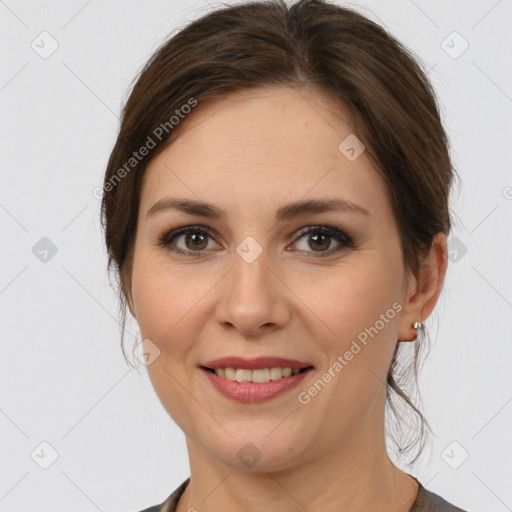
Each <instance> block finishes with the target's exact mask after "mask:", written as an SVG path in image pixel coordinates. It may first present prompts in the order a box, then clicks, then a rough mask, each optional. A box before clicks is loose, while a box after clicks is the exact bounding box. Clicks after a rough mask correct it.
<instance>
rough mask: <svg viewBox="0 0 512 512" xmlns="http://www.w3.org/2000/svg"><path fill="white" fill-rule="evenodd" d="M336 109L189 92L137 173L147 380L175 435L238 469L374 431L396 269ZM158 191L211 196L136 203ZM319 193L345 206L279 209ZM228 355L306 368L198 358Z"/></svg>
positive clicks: (272, 465)
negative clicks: (169, 135)
mask: <svg viewBox="0 0 512 512" xmlns="http://www.w3.org/2000/svg"><path fill="white" fill-rule="evenodd" d="M338 111H339V108H337V106H336V105H334V104H333V103H330V100H329V99H328V98H326V97H324V96H322V95H319V94H318V93H315V92H313V91H306V90H300V92H299V91H295V90H293V89H286V88H266V89H260V90H258V91H257V92H255V91H250V92H244V93H236V94H233V95H231V96H229V97H226V98H223V99H220V100H215V101H210V102H209V103H205V104H200V105H198V106H197V107H196V109H195V110H193V111H192V113H191V114H189V117H188V118H186V119H185V120H184V121H182V123H184V124H183V125H182V126H181V127H180V128H181V132H180V134H179V136H178V137H177V138H176V140H175V141H174V142H173V143H172V144H171V145H169V146H168V147H167V148H166V149H165V150H164V151H163V152H162V153H160V154H159V155H158V156H157V157H155V158H154V159H153V160H152V161H151V162H150V164H149V166H148V168H147V171H146V174H145V176H144V179H143V184H142V192H141V200H140V209H139V215H138V227H137V235H136V241H135V248H134V259H133V273H132V280H131V293H132V312H133V314H134V316H135V317H136V319H137V322H138V324H139V327H140V331H141V335H142V339H149V340H151V343H152V344H154V345H156V347H158V349H159V351H160V353H159V355H158V357H156V359H154V361H153V362H152V363H151V364H150V365H149V366H148V367H147V368H148V372H149V376H150V379H151V381H152V384H153V386H154V388H155V391H156V393H157V395H158V397H159V399H160V401H161V403H162V405H163V406H164V408H165V409H166V410H167V412H168V413H169V415H170V416H171V417H172V418H173V419H174V421H175V422H176V423H177V424H178V425H179V426H180V428H181V429H182V430H183V431H184V433H185V434H186V436H187V441H188V442H190V443H193V444H194V446H196V447H197V449H198V450H199V451H201V452H202V454H203V455H204V457H209V458H211V460H216V461H221V462H223V463H225V464H227V465H229V466H231V467H238V468H244V467H245V468H247V467H248V462H247V460H245V459H244V455H246V454H248V455H251V454H254V455H255V456H256V458H259V460H258V462H257V464H256V465H254V470H255V471H256V470H257V471H268V470H277V469H283V468H287V467H291V466H294V465H297V464H301V463H305V462H307V461H308V460H311V459H313V458H317V457H319V456H321V455H322V454H326V455H327V454H329V453H333V452H336V451H340V450H345V453H348V450H351V449H353V450H355V449H356V448H357V449H359V447H360V445H361V444H363V443H367V442H368V438H369V437H371V436H377V437H379V436H380V432H381V429H382V425H383V410H384V409H383V408H384V403H385V394H386V387H385V382H386V374H387V371H388V368H389V364H390V362H391V358H392V355H393V351H394V349H395V345H396V342H397V338H398V337H399V336H398V330H399V325H400V317H401V315H402V314H403V311H402V312H401V311H400V310H401V308H402V304H403V303H404V301H405V300H406V295H407V293H408V280H407V279H406V274H405V271H404V265H403V259H402V255H401V251H400V243H399V238H398V232H397V227H396V223H395V220H394V217H393V215H392V211H391V205H390V203H389V200H388V197H387V195H386V190H385V187H384V183H383V181H382V179H381V178H380V177H379V175H378V174H377V172H376V170H375V168H374V167H373V166H372V163H371V161H370V159H369V158H368V156H367V155H366V153H365V152H364V151H363V152H362V153H361V154H360V155H359V156H358V157H357V158H355V159H354V156H357V151H358V149H359V148H358V147H355V151H354V152H352V151H350V149H349V150H348V151H347V150H346V149H345V150H344V151H343V148H344V147H345V146H343V145H342V150H340V149H339V146H340V144H341V143H342V142H343V141H344V140H345V139H346V138H347V137H348V136H349V135H351V134H353V133H354V128H353V126H351V124H350V120H349V117H348V115H343V113H342V112H340V113H337V112H338ZM349 141H350V139H349ZM349 146H350V144H349ZM352 146H353V144H352ZM349 157H350V158H349ZM166 199H174V200H178V199H179V200H188V201H196V202H202V203H208V204H210V205H212V206H213V207H214V208H213V209H210V210H207V209H204V208H203V209H202V210H199V211H196V210H197V208H196V209H195V210H194V209H193V208H191V207H190V204H189V206H187V207H185V206H184V207H170V206H169V205H168V206H169V207H168V208H153V211H152V213H150V214H149V215H148V213H147V212H148V211H149V210H150V209H152V207H153V206H154V205H155V204H156V203H157V202H159V201H161V200H166ZM327 200H329V201H333V203H331V204H334V202H336V201H338V202H339V204H341V205H343V204H345V206H346V205H347V204H349V205H352V208H349V207H347V206H346V207H340V208H334V209H327V208H325V207H323V208H321V207H319V206H318V204H317V205H316V207H315V208H311V204H312V203H310V208H307V205H306V207H305V206H304V205H303V207H302V208H298V207H297V208H287V207H288V206H289V205H290V204H292V203H296V202H304V201H306V202H307V201H320V202H323V201H327ZM343 202H345V203H343ZM182 204H183V203H182ZM160 205H162V203H160ZM354 205H356V206H354ZM212 210H213V212H214V213H218V211H222V212H224V213H223V215H224V216H223V217H217V216H211V213H212ZM279 214H280V215H279ZM185 227H186V228H189V229H190V231H189V232H188V233H187V232H185V233H184V232H183V231H182V228H185ZM146 343H147V342H146ZM228 356H236V357H241V358H245V359H254V358H258V357H276V358H285V359H292V360H295V361H296V362H299V363H301V364H298V363H297V366H298V367H301V368H302V367H310V369H309V370H307V371H303V372H301V373H299V374H298V375H296V376H295V375H293V374H292V376H289V377H281V379H277V377H278V376H279V375H278V374H277V373H274V378H276V379H277V380H272V381H271V383H270V384H268V383H267V384H264V383H252V384H251V383H245V382H243V383H238V382H231V383H226V380H228V379H226V376H224V377H222V376H216V377H214V376H213V374H212V372H209V371H208V370H205V369H203V368H202V367H211V366H213V365H210V366H208V363H211V362H212V361H213V360H215V359H218V358H224V357H228ZM243 364H244V363H243V362H242V363H239V364H234V363H230V364H229V365H230V366H231V367H234V368H235V369H236V368H242V369H243V368H244V366H242V365H243ZM288 364H289V365H290V367H291V366H294V365H293V364H292V363H289V362H288V363H287V362H282V363H281V364H280V363H279V362H277V363H276V362H275V361H274V362H271V361H270V362H269V361H267V362H263V363H262V364H261V365H259V366H258V365H257V366H258V368H260V369H261V367H269V368H272V367H285V366H286V365H288ZM229 365H228V364H221V367H226V366H229ZM248 365H249V363H247V364H246V366H248ZM246 369H247V368H246ZM249 369H250V368H249ZM286 371H287V370H285V374H286ZM281 373H282V372H281ZM247 375H248V374H247V372H238V374H237V377H236V378H238V377H239V378H240V379H241V380H243V379H244V378H246V377H247ZM249 375H251V376H252V377H253V378H254V379H255V380H257V379H258V378H259V377H262V378H263V379H265V377H266V376H267V374H266V373H265V371H263V373H261V372H260V373H258V377H255V375H256V374H255V373H249ZM268 375H270V372H269V374H268ZM214 380H215V382H216V383H218V382H219V381H221V380H222V383H221V384H220V386H219V387H218V386H217V385H216V384H215V383H214ZM283 381H285V382H286V386H284V385H283V384H282V382H283ZM292 382H293V384H290V383H292ZM236 386H239V387H238V388H237V387H236ZM258 386H259V389H256V387H258ZM242 387H244V389H245V391H240V389H241V388H242ZM270 388H272V389H273V390H274V391H275V390H276V389H277V390H278V391H279V392H278V394H277V395H274V396H271V395H266V398H265V397H263V398H262V393H263V392H262V391H261V390H262V389H265V390H267V392H268V393H271V392H272V389H270ZM219 389H224V390H225V389H229V390H231V395H229V396H228V395H226V394H225V393H224V392H222V391H219ZM255 389H256V390H255ZM269 390H270V391H269ZM234 395H236V396H234ZM237 397H238V398H237ZM244 397H245V398H244ZM251 397H252V401H249V400H251ZM248 443H252V444H248Z"/></svg>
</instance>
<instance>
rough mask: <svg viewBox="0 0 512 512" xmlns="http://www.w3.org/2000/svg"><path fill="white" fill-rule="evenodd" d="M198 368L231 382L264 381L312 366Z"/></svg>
mask: <svg viewBox="0 0 512 512" xmlns="http://www.w3.org/2000/svg"><path fill="white" fill-rule="evenodd" d="M200 368H201V369H203V370H205V371H207V372H210V373H213V374H215V375H217V376H219V377H221V378H223V379H226V380H229V381H231V382H253V383H266V382H271V381H277V380H281V379H285V378H288V377H291V376H295V375H299V374H301V373H305V372H307V371H309V370H312V369H313V366H305V367H303V368H291V367H290V366H285V367H279V366H278V367H269V368H257V369H254V370H251V369H250V368H232V367H229V366H228V367H225V368H208V367H207V366H200Z"/></svg>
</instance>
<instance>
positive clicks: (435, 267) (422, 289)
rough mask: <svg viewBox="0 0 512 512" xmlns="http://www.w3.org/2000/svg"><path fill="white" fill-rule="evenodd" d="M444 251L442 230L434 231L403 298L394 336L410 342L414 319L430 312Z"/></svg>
mask: <svg viewBox="0 0 512 512" xmlns="http://www.w3.org/2000/svg"><path fill="white" fill-rule="evenodd" d="M447 266H448V250H447V241H446V234H445V233H438V234H437V235H436V236H435V237H434V240H433V242H432V247H431V249H430V252H429V254H428V256H427V257H426V258H425V259H424V260H423V262H422V264H421V266H420V272H419V275H418V277H417V278H416V277H414V276H411V277H410V278H409V283H408V285H407V290H406V292H405V295H404V298H403V302H402V305H403V309H402V312H401V314H400V322H399V327H398V339H399V340H400V341H414V340H415V339H416V337H417V332H416V329H414V327H413V325H414V322H424V321H425V320H426V319H427V318H428V317H429V316H430V313H432V310H433V309H434V306H435V305H436V303H437V299H438V298H439V295H440V293H441V289H442V286H443V281H444V277H445V275H446V269H447Z"/></svg>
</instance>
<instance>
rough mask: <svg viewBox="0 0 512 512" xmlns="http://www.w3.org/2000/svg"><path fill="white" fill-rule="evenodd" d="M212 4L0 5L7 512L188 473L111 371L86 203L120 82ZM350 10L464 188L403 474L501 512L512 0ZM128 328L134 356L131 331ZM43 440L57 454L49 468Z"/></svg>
mask: <svg viewBox="0 0 512 512" xmlns="http://www.w3.org/2000/svg"><path fill="white" fill-rule="evenodd" d="M228 3H229V2H228ZM339 3H342V2H339ZM209 4H210V5H209ZM212 5H214V2H213V1H210V2H205V1H197V2H190V1H183V2H180V3H178V2H177V1H176V0H173V1H163V0H146V1H142V0H140V1H126V0H124V1H121V0H115V1H114V0H109V1H99V0H90V1H84V0H72V1H71V0H68V1H66V2H55V1H45V2H40V1H35V0H30V1H29V0H25V1H16V0H5V1H0V52H1V54H0V58H1V62H0V108H1V116H0V130H1V132H0V137H1V146H0V147H1V164H0V165H1V167H0V169H1V171H0V172H1V188H0V229H1V236H2V245H1V247H2V251H1V271H0V315H1V317H0V321H1V329H2V335H1V357H0V432H1V437H0V510H1V511H4V512H5V511H36V510H37V511H52V512H55V511H64V510H74V511H75V512H80V511H84V512H86V511H95V510H101V511H125V512H128V511H132V510H140V509H142V508H144V507H147V506H149V505H151V504H155V503H159V502H161V501H163V499H164V498H166V497H167V496H168V495H169V493H170V492H171V491H172V490H173V489H174V488H175V487H176V486H177V485H178V484H180V483H181V482H182V481H183V480H184V479H185V478H186V477H187V476H188V475H189V471H188V460H187V454H186V447H185V442H184V436H183V434H182V433H181V431H179V429H178V428H177V427H176V426H175V425H174V423H173V422H172V420H171V419H170V418H169V417H168V416H167V414H166V412H165V411H164V409H163V408H162V406H161V405H160V402H159V401H158V399H157V398H156V395H155V394H154V392H153V390H152V387H151V384H150V382H149V380H148V377H147V374H146V370H145V368H143V367H142V368H141V369H140V371H139V372H137V371H134V370H131V369H130V368H129V367H127V366H126V364H125V362H124V360H123V357H122V354H121V350H120V347H119V332H118V323H117V303H116V297H115V295H114V293H113V291H112V289H111V288H110V287H109V284H108V280H107V275H106V261H107V260H106V254H105V250H104V247H103V240H102V236H101V230H100V224H99V207H100V202H99V201H98V200H97V199H96V197H95V196H94V194H93V192H94V189H95V188H96V187H98V186H101V184H102V177H103V172H104V168H105V165H106V161H107V158H108V155H109V153H110V150H111V148H112V145H113V143H114V141H115V137H116V133H117V128H118V114H119V112H120V108H121V105H122V102H123V100H125V99H126V95H127V92H128V87H129V85H130V82H131V80H132V79H133V78H134V76H135V75H136V73H137V72H138V71H139V70H140V68H141V66H142V65H143V64H144V63H145V61H146V60H147V59H148V58H149V56H150V55H151V54H152V52H153V51H154V50H155V49H156V48H157V47H158V46H159V45H160V43H161V42H162V41H163V40H164V39H165V38H166V37H167V36H168V34H169V33H171V32H174V31H175V30H177V28H178V27H181V26H183V24H184V23H186V22H187V21H190V20H192V19H195V18H197V17H198V16H200V15H201V14H203V13H205V12H207V11H209V10H211V8H212V7H211V6H212ZM345 5H352V6H357V8H358V9H360V10H361V11H362V12H363V13H365V14H367V15H368V16H369V17H370V18H372V19H374V20H376V21H378V22H379V23H381V24H383V25H384V26H385V27H386V28H387V29H388V30H390V31H391V32H392V33H393V34H395V35H396V36H397V37H398V38H399V39H400V40H402V41H403V42H404V43H405V44H406V45H408V46H409V47H410V48H411V49H412V50H413V51H414V52H415V53H416V54H417V55H418V56H419V57H420V58H421V59H422V60H423V61H424V62H425V65H426V66H427V67H428V68H429V69H430V72H429V76H430V78H431V80H432V82H433V84H434V86H435V88H436V90H437V92H438V94H439V97H440V99H441V102H442V104H443V117H444V121H445V124H446V127H447V130H448V132H449V136H450V138H451V143H452V146H453V150H452V155H453V160H454V164H455V166H456V168H457V169H458V171H459V173H460V175H461V178H462V182H463V185H462V189H461V193H460V194H458V193H456V194H454V196H453V199H452V209H453V211H454V212H455V214H456V216H457V217H458V219H459V220H458V221H457V224H456V226H455V227H454V231H453V233H452V237H451V240H450V244H451V245H450V258H451V263H450V266H449V270H448V274H447V278H446V282H445V290H444V292H443V294H442V297H441V300H440V302H439V304H438V306H437V308H436V310H435V313H434V314H433V315H432V316H431V317H430V318H429V319H428V321H427V328H428V329H429V331H430V332H431V336H432V338H433V341H434V343H433V348H432V351H431V353H430V356H429V358H428V360H427V363H426V365H425V368H424V371H423V373H422V378H421V389H422V396H423V398H424V412H425V415H426V417H427V419H429V421H430V423H431V425H432V427H433V429H434V432H435V436H434V442H433V445H432V447H431V450H430V451H429V450H427V451H426V453H427V454H428V456H427V457H424V458H423V459H422V461H421V464H419V465H418V466H417V467H415V468H414V469H413V470H412V473H413V474H414V475H415V476H417V477H418V478H419V479H420V481H422V483H423V484H424V485H425V486H426V487H428V488H429V489H431V490H433V491H434V492H437V493H439V494H441V495H442V496H444V497H445V498H446V499H448V500H449V501H452V502H454V503H456V504H457V505H458V506H460V507H462V508H465V509H469V510H470V511H471V512H477V511H481V512H484V511H485V512H489V511H491V510H492V511H496V512H501V511H506V510H512V487H510V482H511V481H512V469H511V466H510V459H511V454H512V434H511V431H512V429H511V428H510V425H511V420H512V403H511V402H512V380H511V376H510V367H511V359H512V357H511V356H512V344H511V341H512V340H511V335H510V319H511V317H512V315H511V312H512V311H511V308H512V271H511V267H510V254H511V252H512V242H511V237H510V234H511V218H512V172H511V164H510V157H509V152H510V148H511V140H512V139H511V135H512V129H511V126H510V122H509V120H510V117H511V115H512V66H511V63H512V62H511V61H512V57H511V50H512V32H511V30H510V27H511V26H512V1H511V0H500V1H496V0H481V1H478V2H476V1H473V2H469V1H467V0H456V1H455V0H452V1H450V2H446V1H444V0H436V1H426V0H415V1H412V0H394V1H387V2H382V1H380V2H379V1H377V0H375V1H364V2H352V3H350V4H346V3H345ZM44 31H46V32H48V33H49V34H50V35H51V36H46V35H43V36H41V35H40V34H41V33H42V32H44ZM454 31H456V32H457V33H458V34H460V36H459V35H457V34H455V35H454V34H453V32H454ZM42 38H46V39H42ZM53 40H55V41H56V43H53V44H58V48H57V49H56V51H55V52H54V53H52V54H51V55H49V56H48V55H44V54H43V56H44V57H46V58H43V56H41V53H44V51H49V50H51V44H52V41H53ZM443 41H444V42H443ZM465 41H466V42H467V44H469V47H468V48H467V49H466V50H465V51H464V52H463V53H461V52H462V50H463V49H464V48H465V45H466V43H465ZM33 47H34V48H33ZM43 237H46V238H48V239H49V240H50V241H51V244H50V243H49V242H48V240H43V241H41V239H42V238H43ZM53 246H54V250H55V249H56V250H57V252H56V253H55V254H52V251H51V247H53ZM34 247H35V248H34ZM45 249H46V250H49V252H48V253H47V254H46V253H44V252H41V251H44V250H45ZM45 257H46V261H42V260H41V258H43V259H44V258H45ZM128 330H129V332H130V333H131V336H130V335H128V336H127V343H128V346H131V345H132V344H133V343H136V340H137V338H136V337H137V326H136V324H135V323H134V322H133V321H131V323H129V324H128ZM43 442H46V443H49V444H50V445H51V446H52V447H53V449H54V450H55V451H56V452H57V454H58V458H57V459H56V460H55V461H54V462H53V464H51V465H50V466H49V467H48V468H47V469H43V467H41V465H45V464H49V463H50V462H51V456H52V448H50V447H49V446H48V445H46V444H43V445H41V443H43ZM453 442H455V443H456V444H452V443H453ZM466 452H467V454H468V455H469V456H468V458H467V460H465V461H464V462H462V463H461V461H462V460H463V459H464V457H465V454H466ZM454 466H458V467H457V468H456V469H455V468H454Z"/></svg>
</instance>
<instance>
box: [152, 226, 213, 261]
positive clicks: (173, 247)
mask: <svg viewBox="0 0 512 512" xmlns="http://www.w3.org/2000/svg"><path fill="white" fill-rule="evenodd" d="M209 239H213V236H212V234H211V233H210V232H209V230H208V229H207V228H202V229H199V228H198V227H194V226H187V227H185V228H181V229H176V230H174V231H171V232H169V233H167V234H166V235H164V236H163V237H162V238H161V239H160V241H159V244H158V245H161V246H163V247H165V248H167V249H168V250H169V251H172V252H175V253H177V254H184V255H187V256H200V255H201V254H202V253H203V252H204V249H207V247H208V242H209ZM181 240H182V241H181ZM178 244H181V247H180V245H178ZM194 253H196V254H194Z"/></svg>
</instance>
